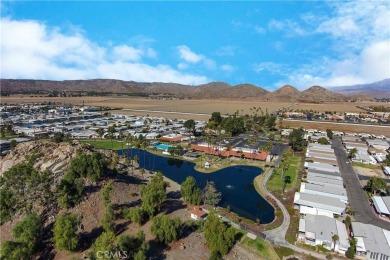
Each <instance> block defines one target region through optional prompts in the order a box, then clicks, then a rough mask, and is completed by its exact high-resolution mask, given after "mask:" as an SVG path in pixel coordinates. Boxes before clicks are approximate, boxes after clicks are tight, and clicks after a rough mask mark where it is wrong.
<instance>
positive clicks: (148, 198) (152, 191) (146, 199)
mask: <svg viewBox="0 0 390 260" xmlns="http://www.w3.org/2000/svg"><path fill="white" fill-rule="evenodd" d="M167 187H168V183H167V182H166V181H164V178H163V175H162V174H161V173H157V174H156V175H154V176H153V177H152V179H151V180H150V182H149V183H148V184H147V185H144V186H142V187H141V197H142V209H143V210H144V211H145V213H146V214H148V215H149V217H151V216H153V215H154V214H155V212H156V210H157V211H160V207H161V205H162V203H163V202H164V201H165V198H166V194H165V192H166V189H167Z"/></svg>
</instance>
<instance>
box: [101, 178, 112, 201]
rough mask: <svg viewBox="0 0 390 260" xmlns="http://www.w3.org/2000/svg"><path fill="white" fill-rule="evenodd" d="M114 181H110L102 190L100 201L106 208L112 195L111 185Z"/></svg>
mask: <svg viewBox="0 0 390 260" xmlns="http://www.w3.org/2000/svg"><path fill="white" fill-rule="evenodd" d="M113 183H114V181H113V180H110V181H109V182H108V183H107V184H106V185H104V188H103V190H102V200H103V204H104V205H105V206H106V205H108V204H110V203H111V194H112V185H113Z"/></svg>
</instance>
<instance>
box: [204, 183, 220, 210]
mask: <svg viewBox="0 0 390 260" xmlns="http://www.w3.org/2000/svg"><path fill="white" fill-rule="evenodd" d="M203 194H204V195H203V196H204V199H203V201H204V203H205V204H207V205H212V206H215V205H217V204H218V203H219V202H220V201H221V193H220V192H218V191H217V189H216V188H215V185H214V182H213V181H207V184H206V186H205V188H204V191H203Z"/></svg>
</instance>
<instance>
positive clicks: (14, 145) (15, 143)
mask: <svg viewBox="0 0 390 260" xmlns="http://www.w3.org/2000/svg"><path fill="white" fill-rule="evenodd" d="M10 145H11V150H13V149H15V147H16V146H17V145H18V142H16V140H11V142H10Z"/></svg>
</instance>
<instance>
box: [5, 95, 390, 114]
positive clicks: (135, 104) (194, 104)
mask: <svg viewBox="0 0 390 260" xmlns="http://www.w3.org/2000/svg"><path fill="white" fill-rule="evenodd" d="M83 101H84V104H85V105H89V106H108V107H117V108H131V109H147V110H158V111H172V112H189V113H207V114H211V113H212V112H214V111H219V112H221V113H222V114H226V113H234V112H235V111H237V110H239V112H240V113H243V114H249V113H251V111H250V108H253V107H261V108H262V110H263V111H265V110H266V109H268V111H270V112H272V111H276V110H278V109H280V108H283V107H291V109H305V110H313V111H320V112H323V111H337V112H346V111H348V112H362V111H363V110H361V109H359V108H357V106H370V105H381V106H387V107H390V103H377V102H361V103H351V102H345V103H324V104H308V103H295V104H293V103H283V102H280V103H279V102H260V101H256V100H248V99H232V100H230V99H201V100H155V99H147V98H136V97H30V96H28V95H25V96H10V97H2V98H1V103H2V104H20V103H26V104H27V103H28V104H31V103H42V102H60V103H64V104H72V105H80V106H81V105H83Z"/></svg>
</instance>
